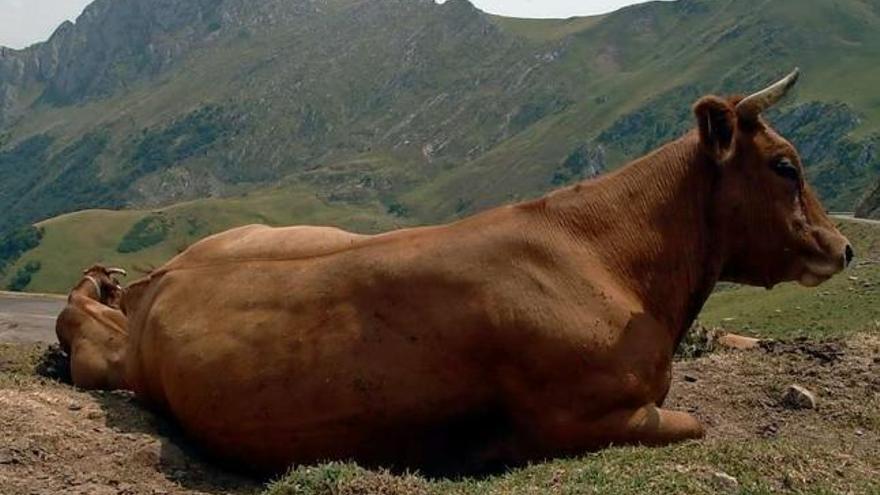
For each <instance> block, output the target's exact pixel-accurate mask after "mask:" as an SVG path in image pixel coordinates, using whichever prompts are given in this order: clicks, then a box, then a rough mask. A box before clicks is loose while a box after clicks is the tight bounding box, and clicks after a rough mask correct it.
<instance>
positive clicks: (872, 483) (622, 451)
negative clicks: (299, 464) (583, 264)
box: [265, 440, 878, 495]
mask: <svg viewBox="0 0 880 495" xmlns="http://www.w3.org/2000/svg"><path fill="white" fill-rule="evenodd" d="M839 462H840V461H839V457H838V456H837V455H836V453H834V452H832V451H830V450H829V449H828V448H827V446H822V445H810V444H809V443H806V442H797V441H777V440H751V441H731V442H711V443H710V442H694V443H687V444H683V445H675V446H671V447H664V448H653V449H652V448H635V447H626V448H610V449H607V450H604V451H601V452H599V453H596V454H592V455H588V456H585V457H581V458H577V459H570V460H557V461H552V462H548V463H543V464H536V465H533V466H530V467H527V468H524V469H519V470H514V471H512V472H510V473H507V474H503V475H500V476H493V477H489V478H487V479H481V480H461V481H450V480H439V481H437V480H435V481H431V480H427V479H425V478H422V477H419V476H416V475H405V476H395V475H392V474H389V473H387V472H383V471H367V470H364V469H362V468H360V467H358V466H356V465H352V464H338V463H332V464H325V465H320V466H312V467H303V468H299V469H295V470H293V471H291V472H290V473H288V475H287V476H285V477H283V478H281V479H280V480H278V481H276V482H275V483H273V484H272V485H270V486H269V488H268V489H267V490H266V492H265V495H349V494H351V495H355V494H362V493H369V494H382V495H410V494H438V495H440V494H444V495H446V494H449V495H484V494H485V495H513V494H544V493H547V494H550V493H552V494H572V495H574V494H612V493H613V494H619V495H625V494H645V493H688V494H701V493H705V494H716V493H724V492H726V490H724V489H723V486H721V485H719V483H718V481H717V480H716V478H715V473H719V472H723V473H726V474H729V475H731V476H734V477H735V478H737V480H738V481H739V483H740V488H739V490H735V491H734V492H735V493H742V494H765V493H766V494H769V493H775V492H778V491H779V488H780V486H785V485H786V484H789V486H791V487H792V488H794V489H793V490H791V491H792V492H794V493H815V494H820V493H829V494H830V493H842V492H845V491H847V490H851V493H866V494H867V493H872V491H873V490H877V489H878V480H876V479H871V478H870V477H866V478H861V479H844V478H842V477H840V476H838V475H837V474H835V467H836V466H838V465H839V464H838V463H839ZM803 479H810V480H812V481H811V482H810V483H809V485H807V484H805V483H803V482H802V481H798V480H803Z"/></svg>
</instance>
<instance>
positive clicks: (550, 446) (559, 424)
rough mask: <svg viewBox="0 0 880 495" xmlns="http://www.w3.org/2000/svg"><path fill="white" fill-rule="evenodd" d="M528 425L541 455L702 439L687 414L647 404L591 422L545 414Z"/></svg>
mask: <svg viewBox="0 0 880 495" xmlns="http://www.w3.org/2000/svg"><path fill="white" fill-rule="evenodd" d="M545 412H546V413H547V414H545V415H543V418H541V419H539V420H538V421H537V422H536V423H535V424H533V425H532V431H533V434H534V435H535V437H534V440H535V441H537V443H538V444H539V445H540V446H541V447H540V450H542V451H543V452H542V454H543V455H547V456H553V455H572V454H580V453H583V452H588V451H591V450H597V449H601V448H604V447H608V446H610V445H649V446H662V445H668V444H671V443H676V442H681V441H684V440H692V439H699V438H702V437H703V436H704V434H705V432H704V430H703V426H702V425H701V424H700V422H699V421H697V419H696V418H694V417H693V416H691V415H690V414H688V413H684V412H679V411H671V410H668V409H661V408H659V407H657V406H656V405H654V404H649V405H646V406H643V407H640V408H637V409H622V410H617V411H613V412H611V413H608V414H606V415H604V416H602V417H599V418H596V419H591V418H585V417H583V416H581V415H579V414H571V413H567V412H560V411H556V412H551V411H545Z"/></svg>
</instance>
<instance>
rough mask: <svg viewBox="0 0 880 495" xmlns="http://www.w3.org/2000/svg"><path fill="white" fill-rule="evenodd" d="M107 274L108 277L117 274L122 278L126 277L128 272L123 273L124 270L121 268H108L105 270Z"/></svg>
mask: <svg viewBox="0 0 880 495" xmlns="http://www.w3.org/2000/svg"><path fill="white" fill-rule="evenodd" d="M107 274H108V275H116V274H119V275H122V276H123V277H127V276H128V272H127V271H125V270H123V269H122V268H108V269H107Z"/></svg>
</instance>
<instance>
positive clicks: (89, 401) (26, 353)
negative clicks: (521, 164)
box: [0, 345, 263, 495]
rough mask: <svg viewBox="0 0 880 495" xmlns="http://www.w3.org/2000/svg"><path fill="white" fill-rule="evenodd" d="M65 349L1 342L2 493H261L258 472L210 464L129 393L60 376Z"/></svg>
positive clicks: (0, 465) (16, 494) (12, 494)
mask: <svg viewBox="0 0 880 495" xmlns="http://www.w3.org/2000/svg"><path fill="white" fill-rule="evenodd" d="M63 363H64V356H63V354H60V351H58V349H57V348H51V349H50V348H49V347H48V346H45V345H19V346H11V345H6V346H0V425H2V429H0V493H2V494H3V495H19V494H21V495H25V494H27V495H34V494H40V495H41V494H57V493H65V494H90V495H91V494H132V495H133V494H156V495H158V494H178V493H182V494H188V493H209V494H215V493H233V494H238V493H258V492H259V491H260V490H261V489H262V486H263V482H262V481H260V480H254V479H249V478H245V477H241V476H236V475H234V474H229V472H228V471H227V470H223V469H221V468H220V467H217V466H214V465H212V464H211V463H210V462H208V461H206V460H205V459H206V455H205V454H204V453H202V452H199V451H198V450H197V449H195V448H194V447H193V446H192V445H191V444H189V443H188V442H186V441H185V440H184V439H183V438H182V435H181V434H180V432H179V431H177V430H176V428H175V427H174V425H172V424H171V423H169V422H167V421H165V420H163V419H161V418H160V417H158V416H156V415H154V414H152V413H150V412H148V411H146V410H144V409H143V408H142V407H141V406H140V405H139V404H138V403H137V402H136V401H135V400H134V398H133V397H132V396H131V394H128V393H100V392H90V393H86V392H82V391H79V390H76V389H74V388H72V387H70V386H68V385H65V384H63V383H61V382H59V381H57V380H56V379H49V378H45V377H40V376H38V375H36V374H35V371H36V370H37V369H38V368H39V369H41V370H42V372H44V373H48V374H50V375H52V376H54V377H55V378H58V377H62V378H63V376H64V373H59V369H58V368H59V366H62V365H63Z"/></svg>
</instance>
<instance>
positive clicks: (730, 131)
mask: <svg viewBox="0 0 880 495" xmlns="http://www.w3.org/2000/svg"><path fill="white" fill-rule="evenodd" d="M694 114H695V115H696V116H697V124H698V125H699V128H700V142H701V143H702V144H703V148H705V150H706V151H707V152H708V153H709V154H710V155H712V156H713V157H715V159H717V160H721V159H723V158H724V157H725V156H727V154H728V153H729V152H730V150H731V147H732V146H733V136H734V134H735V133H736V109H735V108H734V107H733V105H731V104H730V103H728V102H727V101H726V100H723V99H721V98H719V97H717V96H706V97H704V98H702V99H701V100H700V101H698V102H697V103H696V104H695V105H694Z"/></svg>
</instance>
